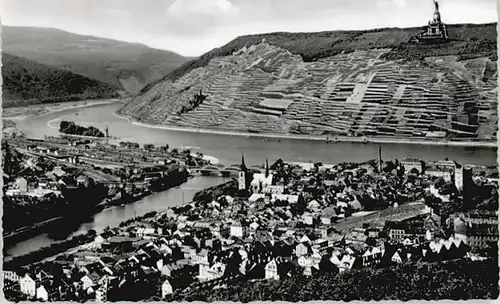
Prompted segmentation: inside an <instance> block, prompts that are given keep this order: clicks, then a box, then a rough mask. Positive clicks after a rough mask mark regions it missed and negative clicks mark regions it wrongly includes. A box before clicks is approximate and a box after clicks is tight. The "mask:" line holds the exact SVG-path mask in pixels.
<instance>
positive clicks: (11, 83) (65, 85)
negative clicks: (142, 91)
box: [2, 52, 119, 107]
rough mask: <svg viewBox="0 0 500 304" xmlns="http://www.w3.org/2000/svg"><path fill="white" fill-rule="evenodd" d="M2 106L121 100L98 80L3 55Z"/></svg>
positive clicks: (106, 85) (111, 89) (115, 92)
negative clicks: (86, 100) (107, 99)
mask: <svg viewBox="0 0 500 304" xmlns="http://www.w3.org/2000/svg"><path fill="white" fill-rule="evenodd" d="M2 64H3V65H2V77H3V95H2V100H3V106H4V107H12V106H24V105H28V104H36V103H48V102H64V101H72V100H85V99H105V98H115V97H119V94H118V93H117V91H116V88H114V87H112V86H111V85H109V84H105V83H102V82H100V81H98V80H95V79H90V78H88V77H85V76H82V75H78V74H75V73H72V72H69V71H65V70H61V69H58V68H54V67H50V66H47V65H44V64H40V63H37V62H34V61H31V60H28V59H25V58H21V57H18V56H14V55H11V54H8V53H5V52H2Z"/></svg>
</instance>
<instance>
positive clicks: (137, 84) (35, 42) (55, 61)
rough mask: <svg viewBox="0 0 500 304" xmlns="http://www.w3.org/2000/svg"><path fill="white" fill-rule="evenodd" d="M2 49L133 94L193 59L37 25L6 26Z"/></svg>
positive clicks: (142, 46) (144, 46)
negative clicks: (37, 26)
mask: <svg viewBox="0 0 500 304" xmlns="http://www.w3.org/2000/svg"><path fill="white" fill-rule="evenodd" d="M2 50H3V51H4V52H7V53H10V54H12V55H16V56H20V57H23V58H26V59H29V60H33V61H36V62H39V63H42V64H46V65H50V66H55V67H57V68H61V69H65V70H68V71H71V72H74V73H77V74H80V75H84V76H87V77H90V78H93V79H97V80H100V81H102V82H105V83H108V84H110V85H112V86H114V87H116V88H117V89H119V90H123V91H126V92H128V93H130V94H135V93H137V92H139V91H140V90H141V89H142V88H143V87H144V86H145V85H146V84H148V83H150V82H153V81H156V80H158V79H160V78H161V77H163V76H164V75H166V74H167V73H168V72H170V71H172V70H173V69H175V68H177V67H179V66H180V65H181V64H183V63H185V62H186V61H188V60H189V59H190V58H186V57H183V56H181V55H179V54H176V53H174V52H170V51H164V50H158V49H153V48H150V47H148V46H146V45H143V44H139V43H128V42H123V41H118V40H113V39H107V38H99V37H94V36H87V35H79V34H74V33H70V32H66V31H63V30H59V29H53V28H36V27H12V26H3V27H2Z"/></svg>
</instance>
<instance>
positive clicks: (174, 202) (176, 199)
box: [6, 176, 228, 256]
mask: <svg viewBox="0 0 500 304" xmlns="http://www.w3.org/2000/svg"><path fill="white" fill-rule="evenodd" d="M226 180H228V179H224V178H222V177H202V176H196V177H193V178H190V179H189V180H188V181H187V182H186V183H184V184H183V185H181V186H180V187H179V188H172V189H169V190H167V191H163V192H157V193H153V194H151V195H149V196H147V197H145V198H143V199H142V200H140V201H138V202H135V203H132V204H128V205H124V206H119V207H112V208H109V209H105V210H103V211H101V212H100V213H98V214H96V215H94V216H93V217H92V219H91V220H90V221H88V222H86V223H83V224H81V225H79V226H78V227H76V229H72V231H68V232H67V237H68V238H70V237H72V236H74V235H76V234H81V233H84V232H86V231H88V230H90V229H94V230H95V231H97V232H101V231H103V230H104V228H106V227H108V226H109V227H116V226H118V225H119V224H120V223H121V222H123V221H125V220H128V219H131V218H134V217H136V216H141V215H144V214H146V213H148V212H150V211H164V210H166V209H167V208H168V207H172V206H179V205H182V202H183V201H184V202H189V201H191V199H192V198H193V195H194V194H195V193H196V192H198V191H199V190H202V189H205V188H209V187H212V186H216V185H219V184H220V183H222V182H224V181H226ZM53 242H55V240H53V239H51V237H50V236H49V234H47V233H43V234H40V235H37V236H35V237H33V238H30V239H28V240H25V241H23V242H19V243H17V244H15V245H13V246H12V247H10V248H8V249H7V251H6V256H17V255H22V254H25V253H28V252H30V251H34V250H38V249H40V248H42V247H45V246H48V245H50V244H51V243H53Z"/></svg>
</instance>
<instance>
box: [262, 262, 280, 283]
mask: <svg viewBox="0 0 500 304" xmlns="http://www.w3.org/2000/svg"><path fill="white" fill-rule="evenodd" d="M265 270H266V275H265V279H266V280H270V279H272V280H279V279H280V276H279V273H278V263H277V262H276V260H275V259H273V260H271V261H270V262H269V263H267V264H266V268H265Z"/></svg>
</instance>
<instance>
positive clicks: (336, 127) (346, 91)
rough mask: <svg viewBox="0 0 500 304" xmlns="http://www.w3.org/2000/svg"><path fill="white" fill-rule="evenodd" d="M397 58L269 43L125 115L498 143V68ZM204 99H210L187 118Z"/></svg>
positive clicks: (203, 70) (189, 123)
mask: <svg viewBox="0 0 500 304" xmlns="http://www.w3.org/2000/svg"><path fill="white" fill-rule="evenodd" d="M389 52H391V49H368V50H357V51H348V52H342V53H340V54H336V55H333V56H330V57H326V58H321V59H318V60H317V61H314V62H304V61H303V58H302V57H301V56H300V55H298V54H292V53H291V52H290V51H288V50H286V49H284V48H281V47H279V46H276V45H274V44H270V43H268V42H266V41H265V40H263V41H262V42H260V43H257V44H254V45H251V46H249V47H246V46H244V47H243V48H241V49H239V50H237V51H235V52H234V53H233V54H231V55H228V56H224V57H214V58H212V59H210V60H209V61H208V63H207V64H206V65H205V66H200V67H198V68H195V69H192V70H190V71H189V72H187V73H185V74H184V75H182V76H180V77H178V78H175V79H173V80H168V79H165V80H163V81H161V82H159V83H157V84H155V85H152V86H151V87H149V89H148V90H147V91H145V92H143V93H142V95H140V96H138V97H137V98H136V99H134V100H133V101H131V102H130V103H129V104H127V105H126V106H125V107H124V108H123V109H121V110H120V112H121V113H122V114H124V115H127V116H130V117H133V118H135V119H138V120H140V121H143V122H147V123H152V124H162V125H170V126H180V127H194V128H198V127H199V128H213V129H223V130H231V131H235V130H238V131H242V132H258V133H289V134H290V133H291V134H314V135H325V136H327V135H331V136H335V135H347V136H384V137H405V138H409V137H415V138H444V137H447V138H456V137H461V138H475V139H480V140H492V139H494V138H495V137H496V131H497V128H496V125H497V119H498V118H497V117H498V115H497V85H496V81H497V76H498V75H497V68H496V62H492V61H491V59H490V58H489V57H480V58H474V59H469V60H461V61H458V59H457V57H454V56H446V57H432V58H426V60H416V61H412V60H404V59H394V60H388V59H384V58H387V54H388V53H389ZM200 90H202V91H203V94H205V95H207V98H206V99H205V100H204V101H203V103H201V104H200V105H199V106H197V107H196V108H194V109H192V110H190V111H189V112H187V113H183V114H181V109H182V107H183V106H184V105H187V104H188V103H189V101H190V100H192V99H193V96H194V95H195V94H197V93H198V92H199V91H200Z"/></svg>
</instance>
